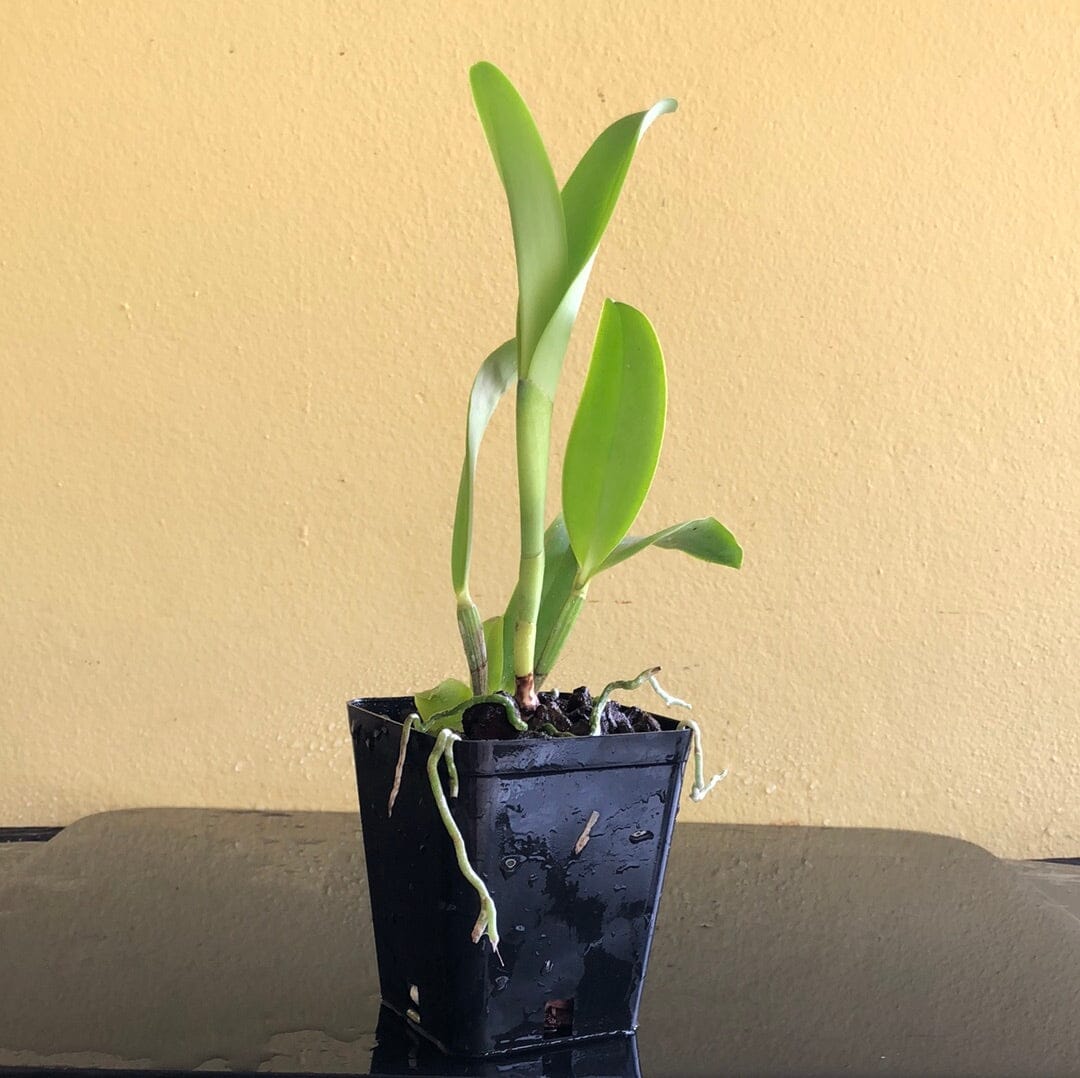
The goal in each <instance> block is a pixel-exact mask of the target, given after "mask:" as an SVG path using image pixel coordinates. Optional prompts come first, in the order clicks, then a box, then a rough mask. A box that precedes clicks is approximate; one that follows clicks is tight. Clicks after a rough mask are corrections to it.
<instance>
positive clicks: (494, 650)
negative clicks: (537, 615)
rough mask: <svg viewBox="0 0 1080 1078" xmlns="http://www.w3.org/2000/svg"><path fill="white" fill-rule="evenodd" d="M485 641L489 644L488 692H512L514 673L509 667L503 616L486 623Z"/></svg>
mask: <svg viewBox="0 0 1080 1078" xmlns="http://www.w3.org/2000/svg"><path fill="white" fill-rule="evenodd" d="M484 640H485V642H486V643H487V658H488V692H490V693H494V692H499V691H500V690H501V691H502V692H512V691H513V686H514V671H513V670H512V669H509V668H508V666H507V662H506V660H507V658H508V657H509V655H508V653H507V651H506V648H505V644H504V624H503V617H502V616H501V615H499V616H496V617H493V618H488V619H487V621H485V622H484Z"/></svg>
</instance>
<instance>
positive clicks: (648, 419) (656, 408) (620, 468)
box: [562, 300, 667, 581]
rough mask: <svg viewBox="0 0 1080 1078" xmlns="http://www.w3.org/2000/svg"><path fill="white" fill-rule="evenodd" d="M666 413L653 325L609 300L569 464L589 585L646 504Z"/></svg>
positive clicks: (572, 508)
mask: <svg viewBox="0 0 1080 1078" xmlns="http://www.w3.org/2000/svg"><path fill="white" fill-rule="evenodd" d="M666 409H667V380H666V376H665V373H664V357H663V354H662V353H661V351H660V342H659V341H658V340H657V339H656V334H655V332H654V331H653V328H652V326H651V325H650V324H649V320H648V319H647V318H646V317H645V316H644V315H643V314H642V313H641V312H640V311H638V310H636V309H635V308H633V307H631V306H629V305H628V304H625V303H616V302H614V301H613V300H607V301H605V303H604V309H603V311H602V313H601V315H600V325H599V327H598V329H597V331H596V342H595V344H594V345H593V354H592V360H591V361H590V363H589V373H588V376H587V377H586V379H585V388H584V390H583V391H582V394H581V401H580V403H579V404H578V410H577V414H576V415H575V416H574V423H573V426H572V427H571V429H570V437H569V439H568V441H567V443H566V458H565V460H564V462H563V482H562V487H563V489H562V501H563V517H564V518H565V521H566V529H567V531H568V532H569V535H570V545H571V547H572V548H573V551H574V556H575V557H576V558H577V561H578V565H579V566H580V567H581V568H580V572H579V579H580V580H581V581H587V580H589V579H590V577H592V576H593V575H595V573H596V572H597V571H598V570H599V569H600V567H601V566H602V565H603V564H604V561H605V560H606V559H607V557H608V555H609V554H611V552H612V551H613V550H614V549H615V547H616V546H617V545H618V544H619V542H620V541H621V540H622V539H623V537H624V536H625V535H626V533H627V532H628V531H629V530H630V525H631V524H633V523H634V518H635V517H636V516H637V514H638V510H639V509H640V508H641V504H642V502H644V501H645V495H646V494H647V493H648V491H649V486H650V484H651V483H652V478H653V473H654V472H655V471H656V462H657V460H658V459H659V456H660V444H661V442H662V441H663V438H664V418H665V412H666Z"/></svg>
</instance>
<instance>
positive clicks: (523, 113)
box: [469, 63, 568, 376]
mask: <svg viewBox="0 0 1080 1078" xmlns="http://www.w3.org/2000/svg"><path fill="white" fill-rule="evenodd" d="M469 81H470V83H471V85H472V92H473V100H474V101H475V102H476V110H477V112H478V113H479V114H480V122H481V123H482V124H483V125H484V133H485V134H486V135H487V140H488V145H489V146H490V147H491V153H492V156H493V157H494V158H495V167H496V168H497V169H498V170H499V177H500V179H501V180H502V184H503V188H504V189H505V191H506V200H507V203H508V204H509V207H510V224H511V227H512V229H513V233H514V253H515V256H516V259H517V271H518V333H517V337H518V343H519V345H520V355H519V359H518V363H519V367H518V373H519V374H520V375H522V376H524V375H526V374H528V373H529V364H530V361H531V359H532V354H533V349H534V348H535V347H536V343H537V341H538V340H539V339H540V335H541V333H543V331H544V327H545V326H546V325H547V323H548V320H549V319H550V318H551V315H552V313H553V312H554V310H555V308H556V307H557V306H558V303H559V300H560V299H561V298H562V295H563V293H564V292H565V291H566V286H567V283H568V282H567V272H566V222H565V220H564V219H563V208H562V199H561V198H560V196H559V186H558V184H557V183H556V181H555V173H554V172H553V171H552V168H551V161H550V160H549V159H548V155H547V150H546V149H545V148H544V143H543V140H542V139H541V138H540V133H539V132H538V131H537V130H536V124H535V122H534V121H533V118H532V115H531V114H530V113H529V110H528V107H527V106H526V105H525V102H524V101H522V99H521V96H520V94H518V92H517V90H515V89H514V87H513V85H512V84H511V83H510V80H509V79H508V78H507V77H506V76H505V75H504V74H503V73H502V72H501V71H500V70H499V69H498V68H497V67H495V66H494V65H493V64H489V63H479V64H476V65H475V66H474V67H473V68H472V69H471V70H470V72H469Z"/></svg>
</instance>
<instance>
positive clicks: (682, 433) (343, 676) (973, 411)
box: [0, 0, 1080, 855]
mask: <svg viewBox="0 0 1080 1078" xmlns="http://www.w3.org/2000/svg"><path fill="white" fill-rule="evenodd" d="M616 12H618V14H616ZM0 49H2V63H0V99H2V101H3V106H2V107H3V114H2V115H3V144H4V147H5V150H6V151H7V152H5V153H4V154H3V155H0V190H2V191H3V193H4V211H3V214H2V215H0V274H2V280H3V301H2V303H0V341H2V346H3V360H2V369H0V379H2V382H0V390H2V393H0V484H2V487H0V489H2V496H3V513H2V516H0V536H2V542H0V551H2V567H0V584H2V604H3V605H2V608H3V617H2V619H0V656H2V662H3V671H2V674H0V699H2V711H0V722H2V731H0V734H2V736H0V824H30V823H42V824H44V823H63V822H66V821H70V820H72V819H74V818H76V817H78V816H80V815H82V814H85V813H88V812H93V811H95V810H100V809H106V808H112V807H117V806H138V805H160V804H184V805H222V806H282V807H304V808H326V809H346V808H350V807H351V806H352V804H353V798H354V792H353V789H352V787H351V783H352V775H351V766H352V765H351V760H350V757H349V749H348V745H347V739H346V725H345V718H344V701H345V700H346V698H348V697H350V696H355V695H358V694H362V693H392V692H403V691H410V690H412V689H414V688H417V687H422V686H424V685H425V684H428V683H431V682H433V681H435V680H437V679H439V678H441V677H443V676H445V675H447V674H450V673H452V672H457V671H459V670H460V668H461V663H460V660H459V658H458V653H457V644H456V632H455V627H454V618H453V603H452V598H451V594H450V588H449V583H448V573H447V566H446V563H447V558H448V545H449V525H450V517H451V512H452V503H453V497H454V486H455V482H456V473H457V468H458V453H459V446H460V443H461V439H462V416H463V404H464V399H465V394H466V392H467V389H468V385H469V381H470V379H471V376H472V373H473V370H474V368H475V366H476V365H477V364H478V362H479V360H480V359H481V358H482V356H483V355H484V354H485V353H486V350H487V349H488V348H489V347H491V346H492V345H493V344H495V343H497V342H498V341H500V340H502V339H503V338H504V337H505V336H507V335H508V333H509V332H510V331H511V328H510V327H511V326H512V320H513V266H512V257H511V253H510V248H509V239H508V227H507V223H506V220H505V211H504V208H503V205H502V203H501V195H500V192H499V189H498V185H497V180H496V177H495V173H494V170H493V168H492V166H491V164H490V161H489V159H488V155H487V149H486V146H485V144H484V141H483V137H482V133H481V130H480V127H479V124H478V122H477V121H476V119H475V117H474V115H473V112H472V107H471V102H470V98H469V93H468V86H467V80H466V70H467V67H468V65H469V64H470V62H472V61H474V60H476V59H480V58H487V59H491V60H493V61H495V62H496V63H498V64H499V65H500V66H502V67H503V68H504V69H505V70H506V71H507V72H508V73H509V74H510V75H511V77H512V78H513V79H514V80H515V81H516V82H517V83H518V85H519V86H520V87H521V89H522V91H523V93H524V94H525V96H526V98H527V99H528V100H529V102H530V103H531V105H532V107H533V109H534V112H535V114H536V116H537V119H538V122H539V124H540V127H541V129H542V131H543V132H544V134H545V136H546V137H547V140H548V142H549V143H550V144H551V146H552V152H553V156H554V158H555V164H556V169H557V171H558V172H559V173H560V175H561V176H565V175H566V172H567V170H568V168H569V167H570V166H571V165H572V164H573V162H574V161H575V160H576V157H577V155H578V154H579V153H580V152H581V151H582V150H583V149H584V148H585V146H586V145H587V142H588V140H589V138H590V137H591V136H592V135H593V134H595V133H596V132H597V131H599V129H600V128H601V127H602V126H604V125H605V124H606V123H607V122H608V121H610V120H612V119H614V118H615V117H618V116H620V115H622V114H624V113H626V112H629V111H634V110H637V109H639V108H642V107H644V106H646V105H648V104H650V103H651V102H652V101H653V100H655V99H656V98H657V97H659V96H662V95H665V94H672V95H674V96H677V97H678V98H679V99H680V101H681V105H682V107H681V109H680V111H679V112H678V113H677V115H676V116H674V117H672V118H665V119H664V120H663V121H661V122H660V123H659V124H657V126H656V127H655V128H654V129H653V131H651V132H650V133H649V135H648V136H647V140H646V143H645V144H644V146H643V151H642V153H641V155H640V158H639V161H638V162H637V163H636V164H635V167H634V171H633V173H632V175H631V178H630V182H629V186H628V189H627V192H626V194H625V196H624V200H623V204H622V205H621V207H620V210H619V212H618V214H617V216H616V220H615V222H614V223H613V227H612V230H611V233H610V235H609V237H608V239H607V240H606V241H605V246H604V248H603V250H602V255H601V259H600V262H599V264H598V266H597V269H596V272H595V274H594V285H593V290H592V292H591V294H590V298H589V301H588V304H587V307H586V310H585V312H584V316H583V323H584V324H583V326H582V332H580V333H579V337H578V339H577V342H576V344H575V347H574V350H573V352H572V354H571V357H570V360H569V362H568V367H567V377H566V382H565V391H564V395H563V399H562V402H561V406H560V408H559V411H558V417H557V426H558V431H559V439H558V440H559V442H560V443H561V440H562V437H563V436H564V434H565V431H566V429H567V427H568V422H569V418H570V414H571V412H572V401H573V400H574V398H575V395H576V391H577V389H578V387H579V386H580V384H581V380H582V377H583V367H584V360H585V353H586V349H587V345H588V342H589V337H590V335H591V329H592V325H593V324H594V321H595V317H596V313H597V311H598V307H599V301H600V299H601V298H602V296H603V295H605V294H610V295H613V296H615V297H617V298H619V299H623V300H626V301H628V302H631V303H634V304H637V305H640V306H641V307H643V308H644V309H645V310H646V311H648V312H649V314H650V316H651V317H652V319H653V321H654V323H655V324H656V326H657V329H658V332H659V333H660V336H661V339H662V340H663V342H664V344H665V348H666V352H667V357H668V365H669V370H670V381H671V387H670V392H671V407H670V426H669V434H668V439H667V443H666V446H665V453H664V456H663V458H662V461H661V467H660V472H659V475H658V478H657V482H656V484H655V486H654V491H653V495H652V497H651V499H650V502H649V503H648V505H647V506H646V509H645V511H644V513H643V519H642V521H641V523H642V525H644V526H662V525H666V524H669V523H672V522H674V521H676V520H680V519H683V518H684V517H686V516H693V515H699V514H703V513H715V514H716V515H717V516H719V517H720V519H722V520H723V521H725V522H726V523H727V524H728V525H729V526H730V527H731V528H732V529H733V530H734V531H735V533H736V534H737V535H738V536H739V537H740V539H741V540H742V541H743V544H744V546H745V549H746V565H745V568H744V570H743V571H742V572H741V573H740V574H736V573H732V572H730V571H727V570H718V569H710V568H708V567H705V566H702V565H700V564H698V563H693V562H690V561H688V560H685V559H681V558H680V557H678V556H677V555H674V554H670V553H666V552H662V551H661V552H652V553H651V554H649V555H645V556H642V557H641V558H640V559H638V561H637V562H636V563H631V564H630V565H629V566H627V567H625V568H624V569H622V570H620V571H619V572H617V573H613V574H612V575H611V576H609V577H606V578H603V579H602V580H601V581H599V582H598V583H597V585H596V587H595V588H594V589H593V593H592V596H591V598H592V599H593V601H592V602H591V603H590V604H589V607H588V610H587V616H586V617H585V618H584V620H583V623H582V624H581V626H580V629H579V631H578V634H577V636H576V639H575V642H574V643H573V644H572V645H571V649H570V651H569V652H568V654H567V657H566V659H565V661H564V664H563V667H562V673H561V674H560V676H559V677H558V678H557V681H558V682H559V684H560V685H562V686H563V687H571V685H572V684H576V683H578V682H579V681H582V680H588V681H589V682H591V683H592V684H593V685H597V684H599V683H602V682H604V681H606V680H608V679H610V678H611V677H615V676H626V675H627V674H630V673H633V672H636V671H637V670H639V669H640V668H641V667H642V666H644V665H646V664H649V663H652V662H659V663H662V664H663V665H664V666H665V668H666V674H667V682H668V687H669V688H670V689H671V690H672V691H674V692H677V693H679V694H680V695H683V696H686V697H688V698H690V699H692V700H693V701H695V702H696V704H697V710H698V717H699V718H700V720H701V721H702V724H703V726H704V728H705V730H706V735H707V747H708V751H709V754H710V756H711V762H712V763H714V764H716V765H720V764H724V765H726V766H728V767H729V768H730V770H731V777H730V778H729V779H728V781H727V782H726V783H725V784H724V785H723V786H721V787H720V788H719V789H718V790H717V792H716V793H715V794H714V795H713V797H712V798H711V799H710V800H709V801H708V802H706V803H704V804H703V805H700V806H694V805H689V804H687V805H686V806H685V808H684V814H685V816H686V817H687V818H691V819H714V820H740V821H765V822H787V821H791V822H799V823H813V824H820V823H829V824H834V825H873V826H888V827H903V828H918V829H925V830H931V831H940V832H946V833H949V834H954V835H962V836H965V837H967V838H970V839H973V840H974V841H976V842H980V843H982V844H984V845H986V846H988V847H989V848H990V849H992V850H995V851H998V852H1003V853H1008V854H1013V855H1039V854H1043V855H1049V854H1072V855H1076V854H1078V853H1080V724H1078V721H1077V720H1078V712H1080V674H1078V669H1080V662H1078V659H1080V630H1078V618H1077V611H1078V608H1080V569H1078V564H1080V537H1078V535H1080V513H1078V507H1080V494H1078V491H1077V474H1078V469H1080V423H1078V416H1080V389H1078V384H1080V383H1078V378H1077V345H1078V339H1080V298H1078V297H1080V293H1078V281H1080V215H1078V212H1077V211H1078V181H1080V140H1078V138H1077V132H1078V130H1080V6H1078V5H1077V4H1075V3H1074V4H1064V5H1055V4H1050V3H1030V4H993V3H978V4H966V3H960V2H941V3H934V4H916V3H910V4H903V5H896V4H874V3H869V2H864V3H851V4H832V3H783V4H765V3H761V2H759V0H752V2H747V3H720V2H715V0H700V2H691V0H683V2H677V3H674V4H664V5H660V4H654V3H644V2H642V3H623V4H611V3H592V2H580V0H578V2H572V3H571V2H560V3H544V4H540V5H526V4H509V3H493V2H480V0H469V2H467V3H466V2H461V3H447V4H444V5H436V4H421V3H409V4H405V5H396V4H386V3H374V2H344V0H338V2H332V0H324V2H314V0H311V2H299V0H292V2H287V3H286V2H277V3H239V2H237V3H222V2H220V0H202V2H192V0H186V2H184V3H161V2H157V0H141V2H138V0H95V2H93V3H63V2H60V0H22V2H20V0H6V2H5V3H4V4H3V6H2V8H0ZM510 447H511V426H510V422H509V416H508V415H502V416H501V417H500V420H499V422H498V423H497V424H496V426H495V428H494V430H493V432H492V435H491V439H490V444H489V446H488V452H487V454H486V456H485V457H484V461H483V465H484V467H483V479H484V481H485V482H486V485H485V487H484V492H483V500H482V505H481V522H480V533H479V537H478V543H479V545H478V559H479V565H478V568H477V570H476V577H477V579H476V585H477V586H476V589H475V590H476V593H477V597H478V599H479V600H480V602H481V604H482V606H483V607H484V608H485V609H486V611H487V612H491V611H493V610H494V609H495V608H496V607H497V605H499V604H501V603H502V601H503V600H504V599H505V596H506V594H507V591H508V588H509V580H510V575H511V573H512V570H513V563H514V559H515V550H514V544H515V533H514V521H513V513H512V502H511V501H510V500H509V498H508V495H509V494H510V493H511V492H512V486H511V485H510V484H511V483H512V472H511V469H510V464H509V457H508V453H509V450H510ZM498 483H502V484H503V486H502V487H501V488H498V487H497V484H498ZM555 487H556V489H557V483H556V484H555ZM497 489H501V490H502V491H503V492H504V494H503V496H502V500H500V499H499V496H498V495H497V494H496V493H495V491H496V490H497Z"/></svg>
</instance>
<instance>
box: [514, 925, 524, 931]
mask: <svg viewBox="0 0 1080 1078" xmlns="http://www.w3.org/2000/svg"><path fill="white" fill-rule="evenodd" d="M514 931H515V932H524V931H525V926H524V925H514Z"/></svg>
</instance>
